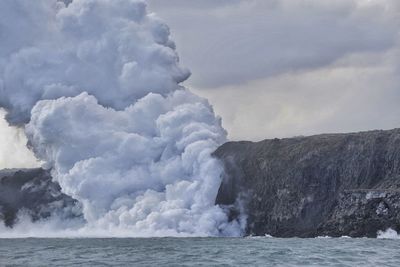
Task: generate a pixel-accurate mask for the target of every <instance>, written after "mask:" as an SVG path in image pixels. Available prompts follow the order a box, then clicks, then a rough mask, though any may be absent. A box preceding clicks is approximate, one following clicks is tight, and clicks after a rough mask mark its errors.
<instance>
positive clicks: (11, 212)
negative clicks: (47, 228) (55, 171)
mask: <svg viewBox="0 0 400 267" xmlns="http://www.w3.org/2000/svg"><path fill="white" fill-rule="evenodd" d="M19 212H23V213H25V214H26V215H28V216H29V217H30V218H31V220H32V221H37V220H40V219H45V218H48V217H50V216H51V215H58V216H61V217H65V219H68V218H77V217H80V216H81V211H80V207H79V205H78V203H77V201H76V200H74V199H72V198H71V197H69V196H67V195H65V194H62V193H61V188H60V186H59V185H58V184H56V183H54V182H52V180H51V176H50V173H49V172H48V171H45V170H43V169H22V170H2V171H0V220H2V221H3V222H4V224H5V225H6V226H9V227H12V226H13V225H14V224H15V223H16V220H17V215H18V213H19Z"/></svg>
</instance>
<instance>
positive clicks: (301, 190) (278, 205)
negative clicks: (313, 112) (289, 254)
mask: <svg viewBox="0 0 400 267" xmlns="http://www.w3.org/2000/svg"><path fill="white" fill-rule="evenodd" d="M214 156H215V157H217V158H219V159H220V160H221V162H222V164H223V165H224V167H225V173H224V176H223V181H222V184H221V187H220V189H219V192H218V196H217V199H216V204H219V205H222V206H225V207H226V208H227V209H228V210H229V213H230V218H231V219H232V220H233V219H236V218H237V217H238V216H241V215H243V214H245V215H246V216H247V229H246V234H247V235H256V236H264V235H272V236H275V237H316V236H332V237H338V236H351V237H376V236H377V232H378V231H379V230H386V229H388V228H391V229H394V230H396V231H398V232H399V230H400V129H394V130H389V131H369V132H360V133H350V134H324V135H316V136H310V137H295V138H286V139H271V140H264V141H261V142H247V141H242V142H228V143H226V144H224V145H222V146H221V147H219V148H218V149H217V150H216V151H215V153H214ZM21 212H24V213H25V214H28V215H29V216H30V217H31V218H32V220H33V221H35V220H40V219H43V218H47V217H49V216H50V214H52V213H54V212H57V213H59V215H60V216H66V217H79V216H81V214H80V212H79V204H78V203H77V201H76V200H74V199H72V198H70V197H69V196H67V195H64V194H62V193H61V191H60V187H59V185H58V184H56V183H54V182H53V181H52V180H51V176H50V174H49V172H48V171H45V170H42V169H26V170H25V169H23V170H3V171H0V220H1V221H3V222H4V224H5V225H6V226H9V227H12V226H13V225H14V224H15V222H16V220H17V215H18V214H19V213H21Z"/></svg>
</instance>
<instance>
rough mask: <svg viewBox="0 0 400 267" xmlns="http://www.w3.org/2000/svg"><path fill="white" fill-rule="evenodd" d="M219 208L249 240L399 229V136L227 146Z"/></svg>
mask: <svg viewBox="0 0 400 267" xmlns="http://www.w3.org/2000/svg"><path fill="white" fill-rule="evenodd" d="M214 154H215V156H216V157H218V158H219V159H221V160H222V162H223V163H224V166H225V170H226V171H225V175H224V176H225V177H224V178H223V182H222V185H221V187H220V189H219V193H218V196H217V200H216V203H217V204H221V205H227V206H229V207H231V217H235V216H237V214H238V213H239V211H238V210H239V209H240V208H243V209H244V212H245V213H246V214H247V216H248V226H247V234H253V235H265V234H270V235H273V236H279V237H290V236H300V237H314V236H320V235H330V236H342V235H349V236H370V237H374V236H376V234H377V231H378V230H386V229H387V228H393V229H394V230H397V231H399V230H400V190H399V189H400V129H395V130H390V131H370V132H361V133H351V134H325V135H318V136H311V137H296V138H288V139H273V140H264V141H261V142H257V143H253V142H229V143H226V144H224V145H222V146H221V147H220V148H218V149H217V151H216V152H215V153H214Z"/></svg>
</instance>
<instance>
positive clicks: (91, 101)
mask: <svg viewBox="0 0 400 267" xmlns="http://www.w3.org/2000/svg"><path fill="white" fill-rule="evenodd" d="M0 37H1V40H2V42H1V43H0V106H1V107H3V108H5V109H6V111H7V115H6V119H7V121H8V122H9V123H10V124H11V125H16V126H23V127H24V126H25V127H26V135H27V137H28V140H29V144H30V146H31V147H32V149H33V151H34V153H35V155H36V157H37V158H38V159H40V160H41V161H43V162H45V167H46V168H49V169H52V175H53V178H54V179H55V180H56V181H57V182H58V183H59V184H60V186H61V188H62V191H63V192H64V193H65V194H67V195H70V196H72V197H73V198H75V199H77V200H78V201H79V202H80V203H81V204H82V206H83V213H84V217H85V219H86V224H85V225H83V226H81V228H80V229H79V231H81V232H84V231H86V230H87V231H105V232H108V233H113V232H119V233H120V232H121V231H122V232H126V233H127V234H128V235H131V236H135V235H239V234H240V224H239V223H238V222H228V219H227V216H226V214H225V213H224V211H223V210H222V209H221V208H220V207H218V206H215V205H214V200H215V196H216V194H217V190H218V187H219V184H220V175H221V172H222V168H221V166H220V165H219V162H217V161H216V160H215V159H214V158H212V157H211V153H212V152H213V151H214V150H215V148H216V147H217V146H218V145H220V144H221V143H223V142H224V141H225V139H226V132H225V131H224V129H223V128H222V127H221V122H220V119H219V118H216V117H215V115H214V113H213V110H212V107H211V106H210V105H209V104H208V102H207V101H206V100H204V99H202V98H199V97H197V96H195V95H193V94H192V93H190V92H189V91H188V90H187V89H185V88H183V87H182V86H180V85H179V84H180V83H181V82H182V81H184V80H186V79H187V78H188V77H189V71H188V70H186V69H184V68H182V67H181V66H180V65H179V62H178V61H179V60H178V56H177V54H176V52H175V45H174V43H173V41H172V40H171V39H170V35H169V29H168V27H167V26H166V25H165V24H163V23H162V22H161V21H160V20H159V19H157V18H156V17H155V15H154V14H149V13H148V12H147V11H146V5H145V3H144V2H143V1H139V0H74V1H73V2H72V3H70V4H69V5H68V6H66V5H65V4H64V3H63V2H58V1H56V0H37V1H25V0H3V1H0ZM3 40H5V41H3Z"/></svg>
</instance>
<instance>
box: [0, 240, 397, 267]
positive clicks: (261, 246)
mask: <svg viewBox="0 0 400 267" xmlns="http://www.w3.org/2000/svg"><path fill="white" fill-rule="evenodd" d="M0 266H364V267H365V266H396V267H397V266H400V240H398V239H397V240H396V239H367V238H359V239H355V238H314V239H300V238H288V239H280V238H267V237H266V238H124V239H117V238H108V239H101V238H97V239H84V238H82V239H33V238H32V239H0Z"/></svg>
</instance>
